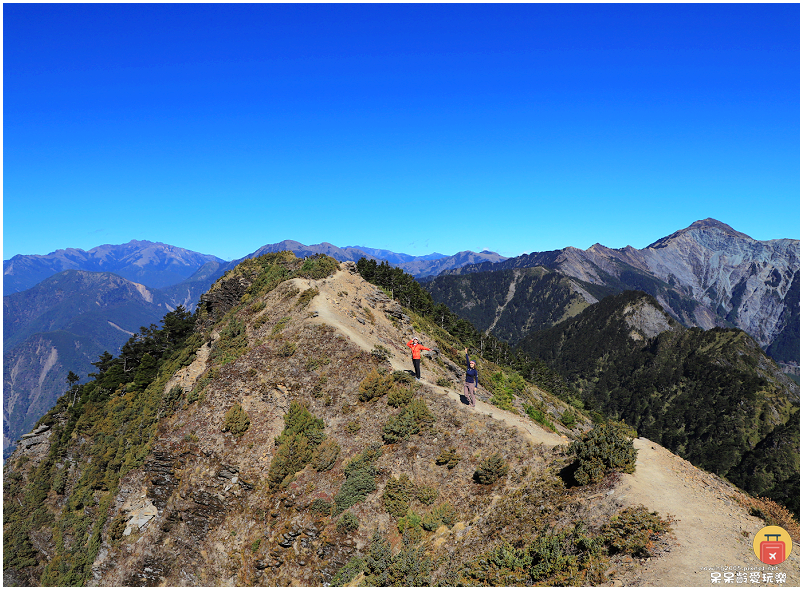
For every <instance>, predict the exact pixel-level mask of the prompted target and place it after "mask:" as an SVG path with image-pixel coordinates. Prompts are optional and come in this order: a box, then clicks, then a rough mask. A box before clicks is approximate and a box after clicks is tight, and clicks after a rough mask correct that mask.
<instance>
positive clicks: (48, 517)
mask: <svg viewBox="0 0 800 590" xmlns="http://www.w3.org/2000/svg"><path fill="white" fill-rule="evenodd" d="M343 266H344V268H342V269H341V270H338V271H335V272H333V274H329V273H330V270H331V267H330V265H329V263H328V262H327V261H325V260H320V259H317V260H311V261H297V260H295V259H293V257H290V256H286V255H278V256H277V257H273V258H267V259H261V260H255V261H250V262H248V263H245V264H243V265H240V266H239V267H237V269H235V270H234V271H232V272H230V273H228V274H227V275H226V276H225V277H224V278H223V279H221V280H220V281H219V282H218V283H216V284H215V286H214V287H213V288H212V289H211V290H210V291H209V292H208V293H207V294H206V295H205V296H204V297H203V301H202V304H201V306H200V308H199V311H198V317H197V320H196V322H195V325H196V326H198V327H199V329H200V332H198V333H195V334H193V335H189V336H187V335H185V334H183V335H182V336H181V337H180V338H177V337H176V336H174V335H175V334H182V331H181V329H180V327H178V329H172V330H170V336H168V337H167V338H166V340H167V342H171V343H173V344H171V345H168V346H167V347H166V348H165V350H166V352H164V353H163V354H162V356H161V358H160V360H159V361H158V363H159V365H158V367H159V368H158V369H157V371H154V369H153V368H152V365H147V362H146V361H145V359H146V357H147V355H149V354H150V353H149V352H147V353H146V354H144V355H142V356H141V357H140V360H139V361H138V366H137V368H136V370H135V373H136V377H135V378H133V379H131V378H130V377H122V376H121V375H120V374H119V372H118V371H117V368H118V367H119V365H118V364H115V363H113V362H111V361H107V362H106V363H105V364H104V366H103V367H102V368H101V372H102V375H101V376H100V378H101V383H99V384H97V385H93V384H87V385H85V386H82V387H81V388H80V390H79V391H78V392H76V394H73V399H76V402H75V404H74V405H70V398H69V397H67V398H66V399H65V398H62V401H61V402H59V407H57V408H56V409H54V411H53V412H51V413H50V414H48V416H47V417H45V419H43V420H42V422H41V425H40V427H39V428H38V429H37V430H36V431H35V432H34V433H32V436H31V437H28V438H27V439H26V441H27V442H26V445H24V448H21V449H20V450H19V451H17V453H16V454H15V456H14V457H12V459H11V460H10V461H9V462H8V464H7V466H6V470H5V471H4V482H5V485H4V506H5V507H7V512H6V514H5V516H6V519H5V520H4V546H5V555H6V556H9V557H7V558H6V559H5V560H4V581H6V583H9V582H15V583H42V584H50V585H65V584H82V583H84V582H85V581H87V580H88V582H89V583H90V584H91V585H112V586H121V585H143V584H147V585H168V586H178V585H223V584H224V585H228V586H233V585H238V584H243V585H270V586H288V585H304V586H320V585H323V584H333V585H339V584H342V583H347V582H349V581H350V580H352V579H353V577H354V576H358V577H356V579H355V582H356V583H358V582H359V581H364V582H365V583H366V584H367V585H376V584H379V583H389V584H391V583H396V584H402V585H428V586H429V585H432V584H434V583H441V584H444V585H455V584H458V583H464V584H495V585H497V584H500V585H514V584H516V585H521V584H526V583H527V584H530V583H534V582H537V581H538V582H540V583H545V584H548V583H549V584H552V583H557V582H558V583H565V584H588V583H600V582H602V581H603V580H605V579H606V578H605V576H606V573H609V572H613V580H616V581H618V582H623V583H624V582H633V581H635V580H639V581H640V583H644V584H645V585H656V584H658V583H659V581H662V580H663V581H664V582H667V583H670V584H674V585H701V584H705V583H707V582H708V574H707V572H702V571H700V569H699V568H700V567H701V565H700V564H705V563H706V561H705V560H708V564H709V565H712V564H714V563H717V561H716V560H717V559H720V560H723V562H724V563H730V564H740V565H743V566H749V565H753V566H755V565H756V562H755V557H754V555H753V553H752V549H751V548H750V547H748V546H747V542H746V540H745V539H744V537H743V536H742V531H746V532H748V534H751V535H752V534H754V533H755V531H757V530H758V529H759V528H760V526H762V525H763V521H760V520H758V519H756V518H754V517H752V516H748V515H747V513H746V510H745V509H744V508H742V507H739V506H738V505H737V504H731V501H730V499H729V498H730V497H732V495H733V494H735V493H736V492H735V490H733V488H731V487H730V486H729V485H727V484H725V483H724V482H721V481H718V480H716V479H713V478H709V477H708V476H706V474H702V473H700V472H698V471H697V470H696V469H694V468H692V467H691V466H689V465H688V464H685V462H680V463H676V462H675V461H673V460H675V459H676V458H674V457H672V456H671V455H669V454H668V453H666V452H664V451H663V450H661V449H658V448H657V447H656V445H654V444H648V443H647V441H645V440H644V439H639V440H638V441H637V443H636V444H637V446H638V447H640V455H639V462H640V464H641V465H642V467H643V472H644V473H647V474H648V475H647V477H648V478H652V474H653V473H657V474H660V476H661V480H660V481H659V482H658V483H659V485H658V486H657V487H656V488H655V489H654V488H653V486H652V485H650V484H649V481H643V480H642V478H641V477H640V476H639V474H638V471H637V472H635V473H633V474H632V475H630V476H628V475H624V476H622V477H620V479H619V480H618V482H617V483H615V481H614V479H613V478H611V479H609V480H606V481H604V482H603V483H602V484H598V485H593V486H588V487H585V488H582V487H579V488H572V489H566V488H565V487H564V484H563V482H562V481H561V480H560V478H559V477H558V476H557V475H556V474H557V473H558V471H559V470H560V469H561V468H562V467H563V466H564V465H565V463H566V462H568V461H569V457H568V456H567V455H565V454H564V452H563V447H560V448H556V450H555V452H554V451H553V450H552V447H551V445H553V444H555V443H558V442H559V441H560V440H565V439H563V438H562V437H561V436H558V435H554V434H553V433H551V432H547V431H546V430H543V429H542V428H540V427H539V426H538V425H537V424H535V423H533V422H532V421H529V420H527V419H526V418H524V416H523V415H522V414H515V413H513V412H505V411H502V410H499V409H498V408H494V407H492V406H489V405H486V404H484V403H479V405H478V408H476V409H475V410H469V409H467V408H465V407H464V406H463V404H461V403H460V401H457V399H456V398H457V394H456V393H455V392H454V391H453V390H452V388H451V386H450V384H451V383H453V382H454V381H455V382H456V383H458V381H459V380H460V376H461V375H462V374H463V369H462V368H461V367H460V366H459V364H460V362H461V358H460V353H459V352H458V347H459V346H460V344H461V343H459V342H458V341H457V340H455V339H453V337H452V336H449V335H447V334H444V333H442V332H441V331H436V330H435V326H431V325H429V324H428V323H426V321H425V319H424V318H422V317H420V316H415V315H414V314H413V313H412V314H410V315H409V312H408V310H403V309H402V308H400V307H399V306H398V305H397V303H395V302H393V301H391V300H390V299H389V298H388V297H386V295H385V294H384V293H383V291H382V290H380V289H378V288H376V287H374V286H373V285H370V284H368V283H366V282H364V281H363V280H362V279H361V278H360V277H359V276H358V275H357V274H356V272H355V268H354V267H353V266H352V265H351V266H349V268H348V267H347V266H345V265H343ZM168 323H169V324H170V325H172V324H173V322H168ZM165 324H167V322H165ZM434 332H435V333H434ZM412 333H413V334H415V335H418V336H420V337H421V338H422V340H423V342H425V343H428V344H432V343H434V342H435V343H436V346H435V347H434V346H431V348H435V350H434V351H432V352H431V353H430V356H428V357H426V358H425V359H424V360H423V380H422V381H421V382H419V383H416V382H414V381H413V380H409V379H408V376H407V370H408V369H410V362H409V361H408V353H407V349H406V347H405V345H404V341H405V340H406V339H407V338H408V337H409V335H410V334H412ZM159 338H160V337H159ZM180 342H183V343H184V344H180ZM141 344H142V345H143V346H145V347H146V349H147V350H148V351H153V352H154V353H156V354H158V353H157V352H156V351H159V350H162V346H150V345H149V344H148V342H142V343H141ZM436 349H438V350H436ZM450 349H455V350H452V351H451V350H450ZM454 359H458V360H459V364H456V363H455V362H454ZM479 362H480V368H481V374H482V375H484V376H486V377H490V375H492V374H493V373H494V372H495V371H496V372H499V373H501V375H502V372H500V371H499V369H496V368H494V367H492V366H491V365H490V364H488V363H486V362H485V361H483V360H482V359H479ZM148 367H149V368H148ZM381 368H382V369H384V370H385V373H384V374H383V375H381V373H380V372H379V371H378V369H381ZM392 369H394V372H390V371H391V370H392ZM153 373H156V374H153ZM487 373H489V375H487ZM148 374H150V377H149V378H150V379H151V381H150V382H149V385H148V384H147V381H146V377H147V375H148ZM494 381H495V380H494V378H493V377H492V378H489V379H487V380H486V382H487V385H490V386H492V385H491V384H493V383H494ZM114 383H118V385H113V384H114ZM384 386H386V387H387V389H388V391H387V390H386V389H383V387H384ZM494 393H495V394H496V393H497V392H494ZM409 394H410V397H411V399H409V397H408V395H409ZM489 395H491V394H488V393H486V392H483V391H481V398H482V401H485V400H486V399H487V398H488V397H489ZM518 395H519V396H521V397H522V398H523V399H527V400H528V401H529V402H530V403H535V402H537V401H538V403H540V404H541V406H540V407H542V408H544V409H546V410H547V412H548V415H549V416H550V418H551V419H553V420H555V418H554V416H557V415H559V414H562V413H563V412H564V406H563V404H560V403H559V402H558V401H557V400H554V399H552V397H550V396H548V395H547V394H546V393H545V392H541V391H536V390H535V389H531V388H530V386H527V387H526V389H525V391H524V392H523V391H520V392H518ZM578 414H579V417H580V413H579V412H578ZM582 420H583V418H581V419H579V422H581V421H582ZM585 427H586V424H585V423H584V424H583V425H582V426H581V428H585ZM559 430H560V431H562V432H564V433H566V434H573V435H577V434H578V431H577V430H576V431H573V432H570V431H568V430H566V429H563V427H559ZM498 454H499V455H500V458H501V461H503V462H505V463H506V465H507V467H508V471H507V473H505V474H503V471H502V470H501V471H500V472H496V471H492V470H489V468H488V467H486V468H482V467H481V466H482V465H484V464H485V465H497V463H492V462H491V461H489V459H492V458H493V457H494V456H495V455H498ZM677 461H680V460H677ZM500 466H502V463H501V464H500ZM673 469H676V471H675V472H673ZM478 472H480V474H481V475H478ZM492 473H494V475H495V476H498V477H497V479H496V480H495V481H493V482H491V483H490V482H489V480H487V479H485V478H487V477H488V475H490V474H492ZM692 478H697V479H701V480H703V484H702V485H703V487H699V485H700V484H698V488H697V489H695V488H692V487H689V488H688V489H686V488H685V486H686V484H687V483H691V482H692ZM479 482H484V483H479ZM682 489H686V492H685V493H686V494H687V495H686V496H685V497H684V500H685V501H680V499H681V498H680V497H679V496H676V494H680V492H681V490H682ZM689 500H691V501H689ZM643 501H644V502H645V503H646V505H648V506H650V502H653V503H660V505H661V506H664V507H667V508H670V507H672V506H675V507H676V508H678V510H677V511H676V512H677V514H676V516H677V518H678V519H679V520H678V521H677V522H675V523H674V527H675V533H674V534H675V538H676V539H677V543H679V544H680V545H675V546H674V550H672V551H669V552H665V549H668V548H671V547H667V546H666V545H665V540H666V539H667V537H665V536H663V535H662V536H661V537H660V538H656V537H657V536H656V535H653V536H645V539H646V544H647V548H646V549H645V548H643V550H645V551H646V552H647V553H646V554H649V555H651V556H653V561H652V562H649V565H650V567H652V566H654V565H655V566H656V567H658V566H659V564H663V566H662V567H661V570H659V571H656V572H655V573H654V574H649V573H648V572H647V571H646V570H645V569H644V568H643V567H642V565H641V563H642V562H644V558H637V559H631V554H630V553H629V552H628V551H629V550H621V551H620V552H618V553H614V554H613V555H610V550H609V549H608V545H607V543H608V542H610V541H609V539H611V538H612V536H604V535H610V534H611V533H610V532H609V530H610V529H609V528H607V525H610V524H611V522H615V523H617V526H618V523H619V519H617V520H615V521H614V520H612V519H613V518H614V517H615V516H614V515H616V514H618V513H619V511H620V509H622V508H632V507H633V506H635V505H637V504H639V503H641V502H643ZM705 506H708V508H709V509H710V511H709V512H705V511H704V512H702V515H700V514H698V513H697V512H696V511H697V510H702V508H703V507H705ZM723 507H724V510H725V514H724V515H723V514H722V508H723ZM626 514H631V513H630V512H629V513H626ZM634 514H636V515H638V516H637V517H636V518H640V519H642V521H641V522H642V524H644V523H647V524H649V523H652V522H654V521H653V520H652V519H651V518H650V517H649V516H646V514H645V513H643V512H641V511H634ZM701 516H702V518H703V520H702V522H698V518H700V517H701ZM581 523H582V524H583V525H584V527H585V528H581V526H576V525H579V524H581ZM615 530H620V531H621V534H622V535H623V536H624V537H625V538H626V539H627V538H628V537H629V536H634V534H639V533H640V532H641V531H640V526H637V525H633V526H632V528H624V527H623V528H621V529H615ZM710 531H713V533H714V534H713V535H711V536H710V535H709V532H710ZM647 535H650V533H647ZM737 536H738V537H739V540H738V541H737V540H736V537H737ZM617 541H619V539H618V538H617ZM638 555H642V554H638ZM545 556H549V557H545ZM656 556H658V557H656ZM691 557H693V558H694V559H695V560H698V561H695V562H694V565H692V566H691V567H686V566H687V564H688V563H689V561H688V560H689V558H691ZM640 559H641V561H640ZM609 567H610V568H611V570H609V569H607V568H609ZM664 571H669V572H670V575H669V576H664V575H663V573H664ZM782 571H783V572H785V573H786V575H787V583H788V584H797V583H798V581H800V561H798V560H797V559H796V558H795V557H794V556H793V557H792V558H791V560H790V561H788V562H786V565H785V566H783V568H782ZM658 576H661V577H658Z"/></svg>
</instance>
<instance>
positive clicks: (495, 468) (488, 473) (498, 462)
mask: <svg viewBox="0 0 800 590" xmlns="http://www.w3.org/2000/svg"><path fill="white" fill-rule="evenodd" d="M507 474H508V463H507V462H506V460H505V459H503V457H502V456H501V455H500V454H499V453H495V454H494V455H492V456H490V457H486V458H485V459H484V460H483V461H481V462H480V465H478V468H477V469H476V470H475V473H474V474H473V475H472V478H473V479H474V480H475V481H476V482H478V483H480V484H484V485H489V484H493V483H494V482H496V481H497V480H498V479H500V478H501V477H503V476H505V475H507Z"/></svg>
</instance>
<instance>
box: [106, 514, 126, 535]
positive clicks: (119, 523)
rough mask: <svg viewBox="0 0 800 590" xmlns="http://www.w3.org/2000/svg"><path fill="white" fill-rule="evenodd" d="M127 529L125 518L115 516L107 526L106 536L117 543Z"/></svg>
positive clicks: (120, 515) (119, 515)
mask: <svg viewBox="0 0 800 590" xmlns="http://www.w3.org/2000/svg"><path fill="white" fill-rule="evenodd" d="M126 527H127V523H126V519H125V516H124V515H122V514H117V515H116V516H115V517H114V520H112V521H111V524H110V525H109V526H108V536H109V538H110V539H111V540H112V541H119V540H120V539H121V538H122V533H124V532H125V528H126Z"/></svg>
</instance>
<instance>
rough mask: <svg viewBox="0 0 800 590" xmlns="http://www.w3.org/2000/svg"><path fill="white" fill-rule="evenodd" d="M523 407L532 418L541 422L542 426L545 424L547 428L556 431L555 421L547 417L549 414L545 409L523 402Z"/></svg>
mask: <svg viewBox="0 0 800 590" xmlns="http://www.w3.org/2000/svg"><path fill="white" fill-rule="evenodd" d="M522 409H523V410H525V413H526V414H527V415H528V417H529V418H530V419H531V420H533V421H534V422H537V423H539V424H541V425H542V426H545V427H546V428H549V429H550V430H552V431H553V432H556V427H555V426H553V423H552V422H550V420H548V419H547V414H546V413H545V412H544V411H542V410H537V409H536V408H535V407H533V406H531V405H528V404H522Z"/></svg>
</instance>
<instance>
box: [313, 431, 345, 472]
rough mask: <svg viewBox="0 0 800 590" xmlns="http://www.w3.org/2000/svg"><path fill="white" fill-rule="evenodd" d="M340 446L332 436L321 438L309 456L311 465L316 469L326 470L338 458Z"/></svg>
mask: <svg viewBox="0 0 800 590" xmlns="http://www.w3.org/2000/svg"><path fill="white" fill-rule="evenodd" d="M340 451H341V447H340V446H339V443H338V442H336V440H335V439H333V438H326V439H325V440H323V441H322V442H321V443H320V444H319V446H317V448H316V449H314V453H313V455H312V456H311V466H312V467H313V468H314V469H316V470H317V471H327V470H329V469H330V468H331V467H333V465H334V464H335V463H336V459H338V458H339V452H340Z"/></svg>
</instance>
